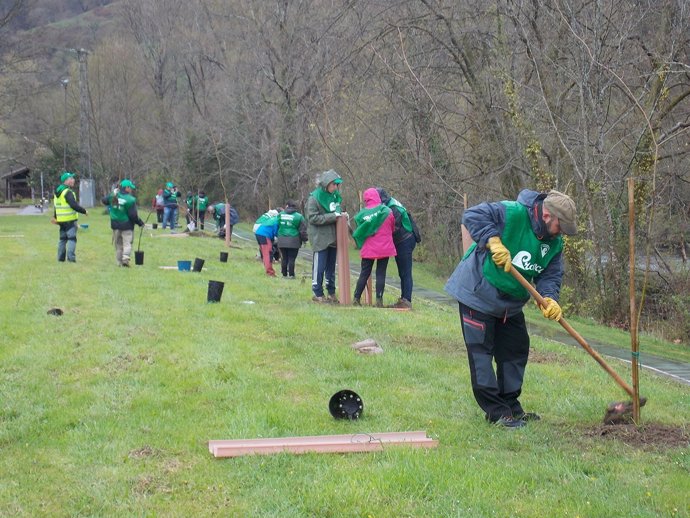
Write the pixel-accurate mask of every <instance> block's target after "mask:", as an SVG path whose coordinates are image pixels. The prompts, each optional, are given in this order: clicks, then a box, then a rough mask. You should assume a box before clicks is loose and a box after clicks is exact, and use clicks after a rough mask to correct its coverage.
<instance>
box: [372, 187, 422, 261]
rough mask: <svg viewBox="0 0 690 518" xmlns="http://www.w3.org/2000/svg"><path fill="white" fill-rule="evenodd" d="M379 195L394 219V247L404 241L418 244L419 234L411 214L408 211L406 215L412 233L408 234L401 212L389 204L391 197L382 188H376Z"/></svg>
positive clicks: (419, 240)
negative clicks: (411, 240) (409, 240)
mask: <svg viewBox="0 0 690 518" xmlns="http://www.w3.org/2000/svg"><path fill="white" fill-rule="evenodd" d="M376 190H377V191H378V193H379V196H381V203H383V204H384V205H385V206H386V207H388V208H390V209H391V211H392V212H393V218H395V228H394V229H393V242H394V243H395V246H396V247H397V246H398V245H399V244H400V243H402V242H403V241H405V240H406V239H414V240H415V242H417V243H419V242H421V241H422V239H421V234H420V233H419V228H418V227H417V223H416V222H415V220H414V218H413V217H412V214H411V213H410V212H409V211H408V212H407V215H408V217H409V218H410V223H411V224H412V232H408V231H407V229H406V228H405V227H403V224H402V221H403V215H402V212H400V211H399V210H398V208H397V207H396V206H395V204H391V203H390V201H391V196H390V194H388V193H387V192H386V191H385V189H382V188H380V187H379V188H377V189H376Z"/></svg>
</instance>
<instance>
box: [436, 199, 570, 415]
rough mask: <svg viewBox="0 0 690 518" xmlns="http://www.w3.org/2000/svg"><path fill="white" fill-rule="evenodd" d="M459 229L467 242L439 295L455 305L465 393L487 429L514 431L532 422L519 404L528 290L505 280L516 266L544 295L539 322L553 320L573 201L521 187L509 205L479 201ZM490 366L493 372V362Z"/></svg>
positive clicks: (557, 311) (526, 344) (526, 346)
mask: <svg viewBox="0 0 690 518" xmlns="http://www.w3.org/2000/svg"><path fill="white" fill-rule="evenodd" d="M462 223H463V224H464V225H465V227H466V228H467V230H468V231H469V233H470V235H471V236H472V239H473V240H474V242H475V244H474V245H472V246H471V247H470V248H469V249H468V250H467V252H466V253H465V255H464V257H463V258H462V261H460V264H458V266H457V267H456V269H455V271H454V272H453V274H452V275H451V276H450V278H449V279H448V282H447V283H446V286H445V289H446V291H447V292H448V293H449V294H450V295H451V296H453V297H454V298H455V299H456V300H457V301H458V303H459V308H460V324H461V327H462V334H463V337H464V339H465V345H466V347H467V358H468V360H469V366H470V377H471V382H472V391H473V393H474V397H475V400H476V401H477V403H478V404H479V406H480V408H481V409H482V410H483V411H484V413H485V418H486V420H487V421H489V422H491V423H495V424H497V425H499V426H504V427H508V428H519V427H522V426H524V425H525V424H526V422H527V421H530V420H533V421H536V420H538V419H539V418H540V417H539V416H538V415H537V414H535V413H532V412H525V411H524V409H523V408H522V405H521V404H520V401H519V397H520V394H521V392H522V381H523V378H524V374H525V367H526V366H527V357H528V355H529V334H528V333H527V327H526V325H525V315H524V313H523V311H522V309H523V307H524V305H525V304H526V303H527V302H528V301H529V292H528V291H527V290H525V288H524V287H523V286H522V285H521V284H520V283H519V282H518V281H517V280H516V279H515V278H514V277H513V276H512V275H511V274H510V269H511V268H516V269H517V271H519V272H520V273H521V274H522V275H523V276H524V277H525V278H526V279H528V280H529V281H532V282H534V284H535V287H536V289H537V291H538V292H539V293H540V294H541V295H542V297H544V301H545V305H544V306H543V307H540V309H541V311H542V313H543V315H544V317H546V318H549V319H551V320H556V321H558V320H560V318H561V316H562V310H561V307H560V305H559V304H558V298H559V294H560V291H561V281H562V279H563V259H562V250H563V237H562V234H566V235H573V234H575V233H576V232H577V212H576V209H575V202H573V200H572V199H571V198H570V197H569V196H568V195H566V194H563V193H561V192H558V191H555V190H552V191H550V192H548V193H539V192H536V191H531V190H528V189H525V190H523V191H521V192H520V194H519V195H518V198H517V201H502V202H495V203H481V204H479V205H476V206H474V207H471V208H469V209H467V210H466V211H465V213H464V215H463V218H462ZM494 360H495V361H496V370H495V371H494V367H493V361H494Z"/></svg>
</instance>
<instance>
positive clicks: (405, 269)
mask: <svg viewBox="0 0 690 518" xmlns="http://www.w3.org/2000/svg"><path fill="white" fill-rule="evenodd" d="M416 246H417V242H416V241H415V240H414V236H413V235H410V237H408V238H407V239H405V240H404V241H401V242H400V243H396V244H395V250H396V252H397V254H398V255H396V256H395V264H397V265H398V276H400V296H401V297H402V298H403V299H406V300H408V301H410V302H412V252H413V251H414V249H415V247H416Z"/></svg>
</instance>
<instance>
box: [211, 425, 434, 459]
mask: <svg viewBox="0 0 690 518" xmlns="http://www.w3.org/2000/svg"><path fill="white" fill-rule="evenodd" d="M396 444H399V445H404V446H411V447H414V448H435V447H436V446H438V441H437V440H434V439H431V438H429V437H427V435H426V432H425V431H417V432H385V433H372V434H368V433H359V434H345V435H317V436H305V437H277V438H271V439H237V440H214V441H209V442H208V450H209V452H211V453H212V454H213V456H214V457H217V458H218V457H239V456H241V455H269V454H272V453H281V452H289V453H310V452H313V453H353V452H367V451H382V450H383V449H385V446H387V445H396Z"/></svg>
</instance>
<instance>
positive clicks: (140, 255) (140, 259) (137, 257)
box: [134, 250, 144, 266]
mask: <svg viewBox="0 0 690 518" xmlns="http://www.w3.org/2000/svg"><path fill="white" fill-rule="evenodd" d="M134 264H137V265H139V266H141V265H142V264H144V252H143V251H141V250H136V251H135V252H134Z"/></svg>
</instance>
